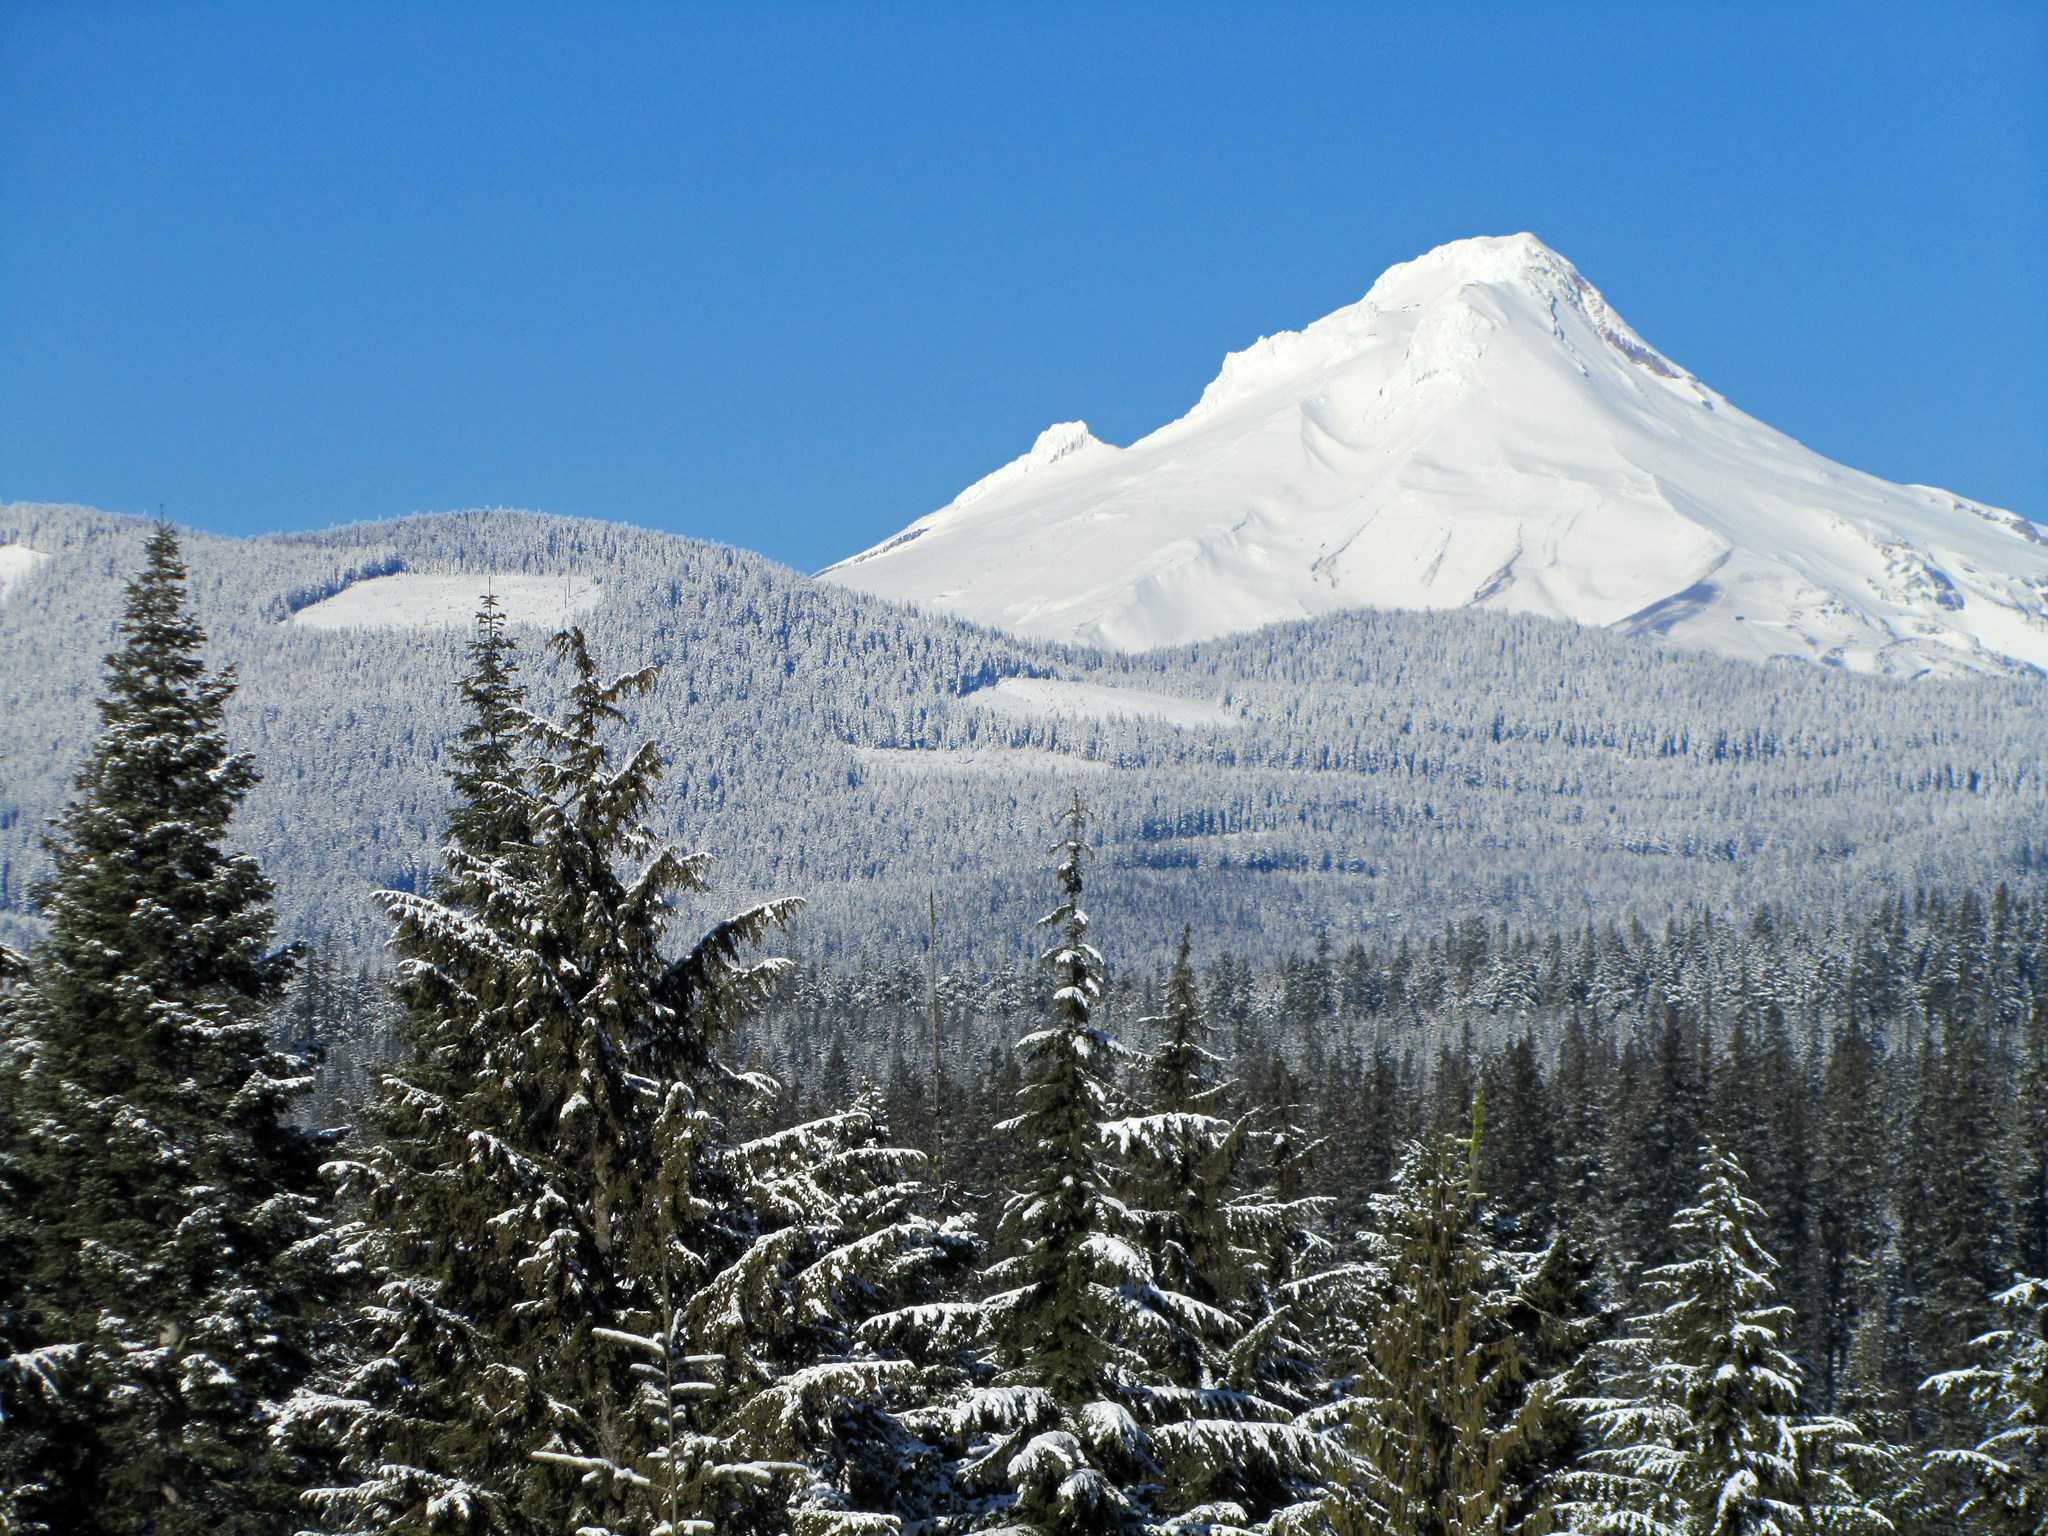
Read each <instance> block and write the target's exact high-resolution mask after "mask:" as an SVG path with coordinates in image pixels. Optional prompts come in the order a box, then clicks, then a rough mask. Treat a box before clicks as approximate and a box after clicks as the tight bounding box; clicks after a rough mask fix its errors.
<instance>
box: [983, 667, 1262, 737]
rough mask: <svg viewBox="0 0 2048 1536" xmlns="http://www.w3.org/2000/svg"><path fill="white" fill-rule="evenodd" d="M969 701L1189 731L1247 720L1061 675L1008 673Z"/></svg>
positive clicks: (1020, 711)
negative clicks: (1161, 723) (1150, 722)
mask: <svg viewBox="0 0 2048 1536" xmlns="http://www.w3.org/2000/svg"><path fill="white" fill-rule="evenodd" d="M967 702H969V703H970V704H979V705H980V706H981V707H982V708H983V709H992V710H994V711H995V712H996V713H997V714H999V715H1051V716H1054V717H1055V718H1058V719H1064V720H1114V719H1116V718H1118V717H1119V716H1122V717H1125V718H1128V719H1133V720H1160V721H1164V722H1165V723H1166V724H1168V725H1178V726H1181V727H1184V728H1186V729H1190V730H1199V729H1203V728H1208V729H1212V730H1234V729H1236V728H1238V727H1240V726H1242V725H1243V724H1244V721H1243V720H1241V719H1239V718H1238V717H1237V716H1236V715H1233V714H1231V713H1230V711H1228V710H1226V709H1222V708H1219V707H1218V706H1217V705H1214V704H1205V703H1203V702H1202V701H1201V700H1199V699H1181V698H1175V697H1174V696H1173V695H1172V694H1168V693H1146V692H1143V691H1142V690H1140V689H1137V688H1105V687H1103V686H1102V685H1101V684H1100V683H1076V682H1069V681H1068V680H1067V679H1065V678H1060V677H1006V678H1004V679H1003V680H1002V681H1001V682H999V683H997V684H996V685H995V686H994V687H993V688H983V689H981V690H980V691H979V692H976V693H971V694H969V695H968V696H967Z"/></svg>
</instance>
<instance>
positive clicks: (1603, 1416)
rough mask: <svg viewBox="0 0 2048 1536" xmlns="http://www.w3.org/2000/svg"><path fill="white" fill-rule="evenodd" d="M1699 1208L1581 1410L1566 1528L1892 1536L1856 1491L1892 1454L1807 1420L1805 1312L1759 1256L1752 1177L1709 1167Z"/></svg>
mask: <svg viewBox="0 0 2048 1536" xmlns="http://www.w3.org/2000/svg"><path fill="white" fill-rule="evenodd" d="M1701 1172H1702V1174H1703V1175H1704V1182H1703V1184H1702V1185H1701V1187H1700V1193H1699V1199H1698V1202H1697V1203H1696V1204H1694V1205H1692V1206H1689V1207H1687V1208H1686V1209H1684V1210H1682V1211H1680V1212H1679V1213H1678V1214H1677V1215H1676V1216H1675V1217H1674V1218H1673V1219H1672V1223H1671V1230H1672V1239H1673V1243H1674V1246H1675V1247H1676V1248H1677V1249H1678V1252H1679V1258H1678V1259H1677V1261H1676V1262H1674V1263H1672V1264H1668V1265H1663V1266H1660V1267H1658V1268H1656V1269H1653V1270H1650V1271H1649V1272H1648V1273H1646V1274H1645V1275H1644V1276H1643V1277H1642V1283H1641V1285H1640V1287H1639V1289H1638V1291H1637V1294H1636V1296H1635V1311H1634V1312H1633V1314H1632V1316H1631V1317H1630V1319H1629V1321H1628V1325H1627V1331H1626V1333H1625V1335H1624V1336H1623V1337H1621V1338H1619V1339H1616V1340H1614V1341H1613V1342H1612V1343H1611V1344H1610V1345H1608V1346H1605V1347H1606V1348H1607V1349H1608V1350H1609V1351H1610V1352H1611V1354H1610V1359H1611V1361H1612V1364H1613V1367H1614V1369H1613V1373H1612V1375H1611V1376H1610V1378H1609V1384H1608V1387H1607V1390H1606V1392H1605V1393H1604V1394H1603V1395H1601V1396H1598V1397H1591V1398H1586V1399H1582V1400H1581V1401H1580V1402H1579V1404H1578V1406H1579V1408H1580V1409H1581V1411H1582V1412H1584V1413H1585V1415H1586V1417H1587V1422H1588V1426H1589V1428H1590V1429H1591V1431H1592V1432H1593V1434H1594V1435H1595V1436H1596V1437H1597V1439H1598V1442H1599V1443H1598V1445H1597V1447H1596V1448H1595V1449H1593V1450H1591V1451H1589V1452H1587V1453H1586V1455H1585V1456H1584V1457H1582V1458H1581V1461H1580V1466H1579V1470H1577V1471H1576V1472H1574V1473H1572V1474H1570V1475H1569V1476H1568V1477H1567V1478H1565V1479H1563V1480H1562V1481H1563V1485H1564V1487H1565V1489H1566V1490H1567V1492H1568V1499H1567V1501H1566V1502H1565V1503H1564V1504H1563V1505H1562V1506H1561V1507H1560V1513H1561V1514H1562V1515H1564V1516H1565V1517H1566V1519H1567V1520H1568V1521H1569V1525H1570V1529H1571V1530H1573V1531H1576V1532H1585V1533H1589V1536H1624V1533H1626V1536H1795V1533H1802V1532H1807V1531H1814V1530H1854V1529H1858V1528H1867V1529H1870V1530H1883V1529H1885V1528H1886V1526H1887V1522H1886V1521H1885V1519H1884V1518H1883V1516H1882V1515H1881V1514H1880V1513H1879V1512H1878V1510H1877V1509H1876V1508H1875V1507H1874V1505H1873V1502H1872V1500H1871V1498H1870V1497H1869V1496H1868V1494H1867V1493H1866V1492H1864V1491H1860V1490H1859V1487H1858V1485H1857V1479H1858V1477H1859V1476H1861V1475H1863V1474H1866V1473H1867V1472H1868V1471H1869V1469H1871V1468H1872V1467H1877V1466H1881V1465H1882V1463H1883V1462H1884V1460H1885V1458H1884V1454H1883V1452H1882V1451H1880V1450H1879V1449H1878V1448H1877V1447H1874V1446H1871V1445H1869V1444H1867V1443H1865V1442H1864V1440H1863V1439H1862V1437H1861V1435H1860V1433H1859V1432H1858V1430H1857V1428H1856V1426H1855V1425H1853V1424H1851V1423H1850V1422H1849V1421H1847V1420H1845V1419H1838V1418H1805V1417H1802V1416H1800V1414H1799V1411H1798V1410H1799V1392H1800V1378H1801V1372H1800V1369H1799V1366H1798V1365H1797V1363H1796V1362H1794V1361H1793V1359H1792V1358H1791V1356H1789V1355H1787V1354H1786V1353H1785V1352H1784V1350H1783V1348H1782V1347H1781V1343H1780V1341H1781V1340H1783V1339H1784V1338H1785V1336H1786V1334H1787V1333H1788V1332H1789V1331H1790V1328H1791V1322H1792V1319H1791V1309H1790V1308H1789V1307H1784V1306H1781V1305H1779V1304H1778V1303H1777V1300H1776V1293H1775V1291H1774V1288H1773V1287H1772V1284H1771V1279H1770V1276H1771V1271H1772V1270H1773V1269H1774V1268H1775V1263H1774V1261H1773V1260H1772V1258H1771V1256H1770V1255H1769V1254H1768V1253H1766V1252H1765V1251H1764V1250H1763V1249H1762V1248H1761V1247H1760V1246H1759V1245H1758V1243H1757V1241H1756V1238H1755V1235H1754V1233H1755V1230H1756V1228H1757V1227H1758V1226H1760V1225H1761V1224H1762V1223H1763V1221H1764V1212H1763V1210H1762V1208H1761V1207H1760V1206H1758V1205H1757V1203H1756V1202H1755V1201H1754V1200H1751V1199H1750V1198H1749V1197H1748V1196H1747V1195H1746V1194H1744V1193H1743V1183H1744V1177H1743V1173H1742V1170H1741V1168H1740V1166H1739V1165H1738V1164H1737V1163H1736V1162H1735V1160H1734V1159H1733V1158H1732V1157H1730V1156H1729V1155H1728V1154H1727V1153H1725V1152H1723V1151H1721V1150H1720V1149H1719V1148H1717V1147H1711V1146H1710V1147H1708V1148H1706V1149H1705V1152H1704V1162H1703V1166H1702V1169H1701Z"/></svg>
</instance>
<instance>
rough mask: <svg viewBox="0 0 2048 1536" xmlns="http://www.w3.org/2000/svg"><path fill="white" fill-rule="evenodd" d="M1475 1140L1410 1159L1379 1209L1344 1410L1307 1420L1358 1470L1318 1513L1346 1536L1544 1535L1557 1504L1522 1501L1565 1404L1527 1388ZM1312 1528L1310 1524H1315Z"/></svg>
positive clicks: (1525, 1304)
mask: <svg viewBox="0 0 2048 1536" xmlns="http://www.w3.org/2000/svg"><path fill="white" fill-rule="evenodd" d="M1478 1130H1479V1125H1478V1116H1477V1115H1476V1114H1475V1116H1474V1126H1473V1134H1472V1135H1471V1136H1470V1137H1469V1138H1465V1137H1458V1136H1452V1135H1437V1136H1434V1137H1430V1138H1428V1139H1426V1140H1424V1141H1420V1142H1415V1143H1412V1144H1411V1145H1410V1146H1409V1148H1408V1150H1407V1152H1406V1154H1405V1155H1404V1156H1403V1158H1402V1161H1401V1166H1400V1169H1399V1171H1398V1172H1397V1173H1396V1175H1395V1179H1394V1187H1393V1189H1392V1190H1391V1191H1389V1192H1388V1193H1386V1194H1384V1195H1379V1196H1376V1197H1375V1198H1374V1201H1373V1205H1374V1216H1375V1227H1376V1231H1375V1233H1374V1234H1373V1236H1374V1248H1375V1250H1376V1251H1375V1252H1374V1253H1373V1255H1372V1257H1371V1258H1370V1260H1369V1262H1368V1264H1367V1265H1366V1276H1365V1283H1364V1285H1363V1287H1362V1288H1361V1293H1360V1296H1359V1299H1358V1302H1357V1304H1356V1308H1355V1311H1354V1313H1353V1317H1352V1319H1351V1322H1350V1325H1349V1327H1348V1329H1347V1330H1346V1331H1347V1334H1348V1338H1347V1339H1346V1340H1344V1341H1343V1342H1342V1343H1341V1344H1340V1346H1339V1348H1340V1350H1341V1351H1342V1354H1340V1358H1344V1357H1345V1356H1348V1357H1349V1360H1350V1362H1351V1363H1352V1365H1353V1368H1354V1370H1355V1377H1354V1380H1353V1384H1352V1388H1351V1395H1350V1398H1349V1400H1348V1401H1346V1402H1344V1403H1342V1404H1339V1405H1335V1406H1333V1407H1331V1408H1327V1409H1323V1410H1319V1411H1317V1412H1314V1413H1312V1414H1310V1415H1309V1420H1310V1422H1311V1423H1314V1424H1317V1425H1337V1426H1341V1429H1342V1432H1343V1434H1344V1437H1345V1439H1346V1441H1347V1442H1348V1444H1349V1446H1350V1449H1351V1453H1352V1460H1351V1466H1350V1468H1349V1469H1348V1471H1347V1472H1346V1474H1345V1475H1344V1476H1343V1477H1341V1478H1340V1479H1338V1480H1336V1481H1335V1483H1334V1485H1333V1487H1332V1489H1331V1490H1330V1492H1329V1493H1327V1494H1326V1495H1325V1496H1324V1498H1323V1499H1322V1500H1321V1501H1320V1503H1319V1504H1318V1505H1317V1506H1315V1507H1314V1508H1313V1510H1312V1511H1304V1512H1302V1514H1300V1515H1296V1516H1293V1517H1290V1519H1289V1520H1288V1522H1287V1524H1288V1527H1289V1528H1290V1529H1300V1530H1309V1529H1315V1528H1316V1526H1317V1524H1320V1525H1321V1526H1322V1528H1324V1529H1327V1530H1329V1531H1333V1532H1336V1533H1339V1536H1380V1533H1386V1536H1477V1533H1480V1532H1487V1533H1494V1532H1500V1533H1506V1532H1511V1531H1524V1530H1526V1531H1540V1530H1544V1529H1547V1528H1548V1527H1547V1526H1546V1525H1544V1524H1543V1523H1542V1520H1543V1517H1544V1515H1545V1513H1546V1504H1547V1501H1546V1500H1544V1499H1542V1498H1540V1497H1536V1498H1530V1497H1527V1496H1526V1494H1527V1492H1528V1490H1526V1489H1525V1488H1524V1487H1523V1486H1521V1484H1522V1482H1523V1481H1524V1480H1525V1479H1528V1478H1529V1477H1530V1475H1531V1473H1532V1465H1531V1462H1530V1458H1529V1456H1528V1451H1529V1449H1530V1447H1531V1445H1532V1444H1533V1443H1534V1442H1536V1441H1537V1440H1538V1439H1539V1438H1540V1433H1541V1431H1542V1429H1543V1426H1544V1424H1545V1415H1546V1412H1547V1411H1548V1410H1549V1409H1550V1408H1551V1406H1552V1398H1553V1397H1554V1396H1555V1388H1554V1387H1553V1386H1552V1384H1550V1383H1548V1382H1538V1383H1535V1384H1533V1385H1532V1384H1531V1383H1529V1382H1528V1380H1527V1350H1526V1345H1525V1341H1524V1339H1523V1338H1522V1336H1521V1332H1520V1327H1521V1326H1526V1324H1525V1322H1524V1314H1526V1313H1527V1312H1529V1311H1530V1309H1531V1302H1530V1299H1529V1296H1528V1295H1527V1294H1525V1292H1524V1289H1523V1286H1522V1284H1521V1282H1522V1279H1523V1266H1521V1265H1518V1264H1517V1262H1516V1260H1515V1259H1514V1257H1513V1256H1511V1255H1508V1254H1505V1253H1503V1252H1501V1251H1500V1250H1499V1249H1497V1248H1496V1247H1495V1246H1494V1245H1493V1243H1492V1241H1491V1239H1490V1238H1489V1236H1488V1234H1487V1230H1486V1225H1485V1222H1484V1219H1483V1210H1482V1201H1481V1198H1480V1195H1479V1191H1478V1189H1477V1188H1476V1182H1475V1179H1474V1165H1475V1163H1476V1161H1477V1156H1478ZM1305 1516H1312V1517H1313V1518H1312V1519H1311V1518H1304V1517H1305Z"/></svg>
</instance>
